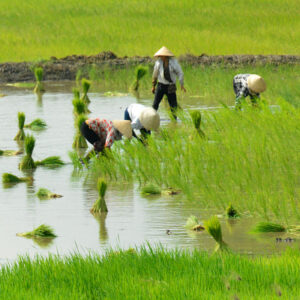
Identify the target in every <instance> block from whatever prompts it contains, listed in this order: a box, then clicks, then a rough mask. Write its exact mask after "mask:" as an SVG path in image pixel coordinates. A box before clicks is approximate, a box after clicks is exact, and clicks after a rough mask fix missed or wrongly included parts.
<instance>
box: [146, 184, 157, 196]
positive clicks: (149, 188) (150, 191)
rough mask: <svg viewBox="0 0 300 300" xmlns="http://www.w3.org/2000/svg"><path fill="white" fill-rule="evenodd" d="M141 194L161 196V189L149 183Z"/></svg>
mask: <svg viewBox="0 0 300 300" xmlns="http://www.w3.org/2000/svg"><path fill="white" fill-rule="evenodd" d="M141 194H142V195H145V196H147V195H160V194H161V189H160V187H158V186H157V185H154V184H152V183H149V184H147V185H145V186H143V187H142V188H141Z"/></svg>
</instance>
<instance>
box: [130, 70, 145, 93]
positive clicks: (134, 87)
mask: <svg viewBox="0 0 300 300" xmlns="http://www.w3.org/2000/svg"><path fill="white" fill-rule="evenodd" d="M147 72H148V68H146V67H144V66H141V65H140V66H137V67H136V68H135V70H134V73H135V80H134V82H133V84H132V87H131V88H132V90H133V91H135V92H137V91H138V90H139V87H140V81H141V79H142V78H143V77H144V76H145V75H146V74H147Z"/></svg>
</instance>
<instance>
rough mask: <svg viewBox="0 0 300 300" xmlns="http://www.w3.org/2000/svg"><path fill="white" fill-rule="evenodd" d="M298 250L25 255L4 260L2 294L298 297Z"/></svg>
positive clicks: (21, 296)
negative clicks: (247, 253)
mask: <svg viewBox="0 0 300 300" xmlns="http://www.w3.org/2000/svg"><path fill="white" fill-rule="evenodd" d="M299 264H300V254H299V251H296V250H295V251H288V252H286V253H284V254H283V255H278V256H276V255H274V256H270V257H251V258H249V257H247V256H242V255H237V254H227V255H221V256H220V255H213V256H211V255H209V254H207V253H205V252H198V251H194V252H188V251H187V252H183V251H178V250H172V251H167V250H164V249H151V248H150V249H149V250H148V251H147V250H146V249H141V250H140V251H138V252H136V251H134V249H132V250H127V251H110V252H107V253H106V254H105V255H104V256H99V255H96V254H90V255H86V256H85V257H83V256H81V255H80V254H76V253H75V254H73V255H70V256H68V257H64V258H63V257H59V256H54V255H51V256H49V257H47V258H42V257H36V258H35V259H33V260H31V259H30V258H29V257H21V258H19V259H18V260H17V261H16V262H13V263H11V264H8V265H2V267H1V270H0V290H1V293H0V299H5V300H6V299H16V300H18V299H51V300H52V299H53V300H54V299H57V300H60V299H115V300H118V299H122V300H123V299H151V300H152V299H234V297H235V299H237V298H238V299H277V298H278V296H279V295H281V296H282V297H281V298H282V299H297V298H298V296H299V294H300V268H299Z"/></svg>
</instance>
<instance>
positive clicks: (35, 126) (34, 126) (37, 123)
mask: <svg viewBox="0 0 300 300" xmlns="http://www.w3.org/2000/svg"><path fill="white" fill-rule="evenodd" d="M46 127H47V124H46V122H45V121H44V120H42V119H35V120H34V121H32V122H31V123H29V124H26V125H25V126H24V128H28V129H31V130H35V131H39V130H43V129H45V128H46Z"/></svg>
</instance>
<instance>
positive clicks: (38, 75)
mask: <svg viewBox="0 0 300 300" xmlns="http://www.w3.org/2000/svg"><path fill="white" fill-rule="evenodd" d="M43 73H44V70H43V68H42V67H37V68H35V69H34V76H35V79H36V85H35V88H34V90H33V91H34V92H35V93H36V94H40V93H43V92H45V89H44V85H43V83H42V80H43Z"/></svg>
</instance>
